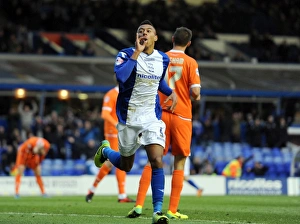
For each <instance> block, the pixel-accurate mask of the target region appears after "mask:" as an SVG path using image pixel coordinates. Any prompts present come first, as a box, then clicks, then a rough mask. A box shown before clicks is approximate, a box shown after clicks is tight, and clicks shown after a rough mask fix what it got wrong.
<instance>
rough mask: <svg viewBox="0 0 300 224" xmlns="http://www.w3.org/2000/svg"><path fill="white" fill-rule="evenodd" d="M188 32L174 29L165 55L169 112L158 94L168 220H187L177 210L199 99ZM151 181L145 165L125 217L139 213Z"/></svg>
mask: <svg viewBox="0 0 300 224" xmlns="http://www.w3.org/2000/svg"><path fill="white" fill-rule="evenodd" d="M191 38H192V31H191V30H189V29H188V28H186V27H180V28H177V29H176V31H175V33H174V35H173V37H172V42H173V49H172V50H170V51H169V52H167V53H166V54H167V55H168V56H169V58H170V64H169V67H168V70H167V74H166V76H165V79H166V81H167V83H168V85H169V86H170V87H171V89H173V90H175V92H176V94H177V96H178V104H177V107H176V108H175V111H174V112H173V113H172V112H171V111H170V110H169V105H165V104H164V103H163V102H164V100H165V96H164V95H162V94H160V103H161V106H162V109H163V112H162V120H163V121H164V122H165V124H166V132H165V133H166V145H165V150H164V154H166V153H167V152H168V149H169V146H170V145H171V146H172V152H171V153H172V154H173V155H174V157H175V158H174V171H173V174H172V183H171V184H172V185H171V195H170V203H169V208H168V211H167V214H166V216H167V217H168V218H169V219H188V216H187V215H184V214H181V213H179V212H178V205H179V201H180V194H181V191H182V187H183V182H184V166H185V161H186V159H187V157H188V156H189V155H190V146H191V136H192V103H191V99H192V100H200V88H201V86H200V75H199V70H198V64H197V62H196V60H195V59H193V58H191V57H189V56H188V55H186V54H185V53H184V52H185V49H186V48H187V47H188V46H190V44H191ZM150 181H151V167H150V166H149V164H147V165H146V166H145V168H144V170H143V173H142V176H141V179H140V183H139V190H138V194H137V200H136V204H135V207H134V208H133V209H132V210H131V211H130V212H129V213H128V215H127V217H129V218H136V217H139V216H140V215H141V213H142V207H143V205H144V201H145V198H146V193H147V191H148V187H149V185H150Z"/></svg>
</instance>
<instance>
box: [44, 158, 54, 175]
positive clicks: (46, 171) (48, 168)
mask: <svg viewBox="0 0 300 224" xmlns="http://www.w3.org/2000/svg"><path fill="white" fill-rule="evenodd" d="M51 170H52V160H51V159H47V158H46V159H44V161H43V162H42V176H51Z"/></svg>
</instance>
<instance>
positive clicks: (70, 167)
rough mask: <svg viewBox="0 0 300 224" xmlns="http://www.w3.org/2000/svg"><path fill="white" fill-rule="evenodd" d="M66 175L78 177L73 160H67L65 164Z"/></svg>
mask: <svg viewBox="0 0 300 224" xmlns="http://www.w3.org/2000/svg"><path fill="white" fill-rule="evenodd" d="M64 175H66V176H73V175H76V170H75V162H74V160H72V159H67V160H66V161H65V163H64Z"/></svg>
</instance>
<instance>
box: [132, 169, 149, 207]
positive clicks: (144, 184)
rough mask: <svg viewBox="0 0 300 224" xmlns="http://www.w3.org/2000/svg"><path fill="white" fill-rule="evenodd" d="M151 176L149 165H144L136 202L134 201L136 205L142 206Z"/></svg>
mask: <svg viewBox="0 0 300 224" xmlns="http://www.w3.org/2000/svg"><path fill="white" fill-rule="evenodd" d="M151 176H152V169H151V166H149V165H146V166H145V167H144V170H143V173H142V175H141V178H140V183H139V190H138V194H137V198H136V203H135V205H136V206H137V205H140V206H142V207H143V206H144V203H145V199H146V194H147V191H148V188H149V186H150V183H151Z"/></svg>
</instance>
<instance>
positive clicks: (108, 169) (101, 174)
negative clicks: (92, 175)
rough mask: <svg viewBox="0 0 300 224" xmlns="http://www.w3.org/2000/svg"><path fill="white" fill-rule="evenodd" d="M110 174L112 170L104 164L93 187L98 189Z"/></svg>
mask: <svg viewBox="0 0 300 224" xmlns="http://www.w3.org/2000/svg"><path fill="white" fill-rule="evenodd" d="M109 172H110V168H109V167H108V166H107V165H106V164H105V163H104V164H103V166H102V167H101V168H100V170H99V172H98V174H97V176H96V179H95V181H94V183H93V187H95V188H96V187H97V186H98V184H99V183H100V181H101V180H102V179H103V178H104V177H105V176H106V175H107V174H108V173H109Z"/></svg>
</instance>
